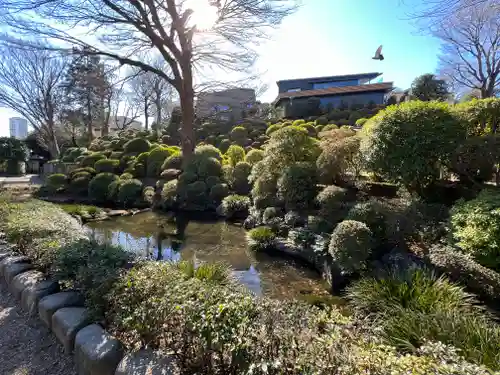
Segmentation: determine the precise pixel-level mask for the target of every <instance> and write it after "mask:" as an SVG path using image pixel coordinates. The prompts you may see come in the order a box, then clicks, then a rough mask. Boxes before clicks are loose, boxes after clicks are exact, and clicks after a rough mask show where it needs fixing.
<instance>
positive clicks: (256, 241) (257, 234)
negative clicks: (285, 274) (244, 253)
mask: <svg viewBox="0 0 500 375" xmlns="http://www.w3.org/2000/svg"><path fill="white" fill-rule="evenodd" d="M247 242H248V246H249V248H250V249H251V250H253V251H265V250H269V249H272V248H274V247H275V246H276V243H277V242H276V234H275V233H274V232H273V230H272V229H271V228H269V227H257V228H254V229H252V230H250V231H249V232H248V233H247Z"/></svg>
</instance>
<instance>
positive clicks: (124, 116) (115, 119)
mask: <svg viewBox="0 0 500 375" xmlns="http://www.w3.org/2000/svg"><path fill="white" fill-rule="evenodd" d="M135 99H136V98H135V96H134V94H133V92H131V91H130V90H129V87H128V82H127V80H126V79H125V80H122V82H121V84H116V85H115V90H114V91H113V94H112V96H111V97H110V101H109V103H108V108H109V111H108V112H107V115H106V119H105V121H106V123H107V124H108V127H109V126H111V127H113V128H115V129H121V130H123V129H126V128H128V127H129V126H130V125H131V124H132V123H133V122H134V121H136V120H137V119H138V118H139V117H140V116H141V114H142V108H141V103H139V102H137V101H136V100H135Z"/></svg>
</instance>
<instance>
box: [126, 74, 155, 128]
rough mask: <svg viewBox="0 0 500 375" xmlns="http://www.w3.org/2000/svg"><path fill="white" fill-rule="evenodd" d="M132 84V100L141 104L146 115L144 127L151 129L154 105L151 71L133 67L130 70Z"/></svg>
mask: <svg viewBox="0 0 500 375" xmlns="http://www.w3.org/2000/svg"><path fill="white" fill-rule="evenodd" d="M130 86H131V90H132V93H131V96H132V100H133V101H134V102H135V103H137V105H139V106H141V112H142V114H143V115H144V128H145V129H146V130H149V115H150V109H151V106H152V105H153V90H152V85H151V73H150V74H148V73H145V72H143V71H142V70H141V69H140V68H133V69H132V70H131V72H130Z"/></svg>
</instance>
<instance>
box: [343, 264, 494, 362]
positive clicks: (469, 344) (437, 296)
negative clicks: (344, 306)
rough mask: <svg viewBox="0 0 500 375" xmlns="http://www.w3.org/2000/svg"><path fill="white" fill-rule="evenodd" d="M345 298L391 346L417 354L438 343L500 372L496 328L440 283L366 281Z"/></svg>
mask: <svg viewBox="0 0 500 375" xmlns="http://www.w3.org/2000/svg"><path fill="white" fill-rule="evenodd" d="M348 298H349V299H350V301H351V302H352V305H353V306H354V308H355V309H356V310H358V311H359V312H361V313H362V314H364V315H366V316H369V317H370V318H371V319H372V321H373V322H374V323H375V324H377V325H378V326H380V328H382V331H383V336H384V337H385V339H386V341H387V343H388V344H390V345H393V346H395V347H398V348H400V349H402V350H405V351H415V350H416V349H417V348H419V347H420V346H421V345H424V344H425V342H426V341H427V340H429V341H440V342H443V343H445V344H448V345H452V346H454V347H456V348H457V349H460V351H461V355H463V356H464V357H465V358H466V359H467V360H469V361H471V362H474V363H478V364H483V365H486V366H489V367H490V368H492V369H493V370H499V369H500V350H499V348H500V327H499V326H498V324H496V323H495V322H493V321H492V320H491V319H490V317H489V316H488V315H487V314H486V313H485V312H484V311H483V310H482V309H480V308H479V307H478V306H477V305H475V301H474V299H473V298H472V296H471V295H470V294H468V293H466V292H465V291H464V290H463V289H462V288H461V287H459V286H457V285H455V284H453V283H452V282H450V281H449V280H448V279H446V278H444V277H438V276H437V275H435V274H434V273H432V272H430V271H428V270H422V269H414V270H409V271H406V272H402V273H395V272H394V273H389V274H387V275H386V276H384V277H383V278H365V279H361V280H359V281H357V282H356V283H355V284H353V285H352V286H351V287H350V288H349V291H348Z"/></svg>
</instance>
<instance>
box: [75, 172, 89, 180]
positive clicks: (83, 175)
mask: <svg viewBox="0 0 500 375" xmlns="http://www.w3.org/2000/svg"><path fill="white" fill-rule="evenodd" d="M81 177H84V178H87V179H89V180H91V179H92V175H91V174H90V173H89V172H78V173H75V174H73V175H71V180H76V179H77V178H81Z"/></svg>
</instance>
